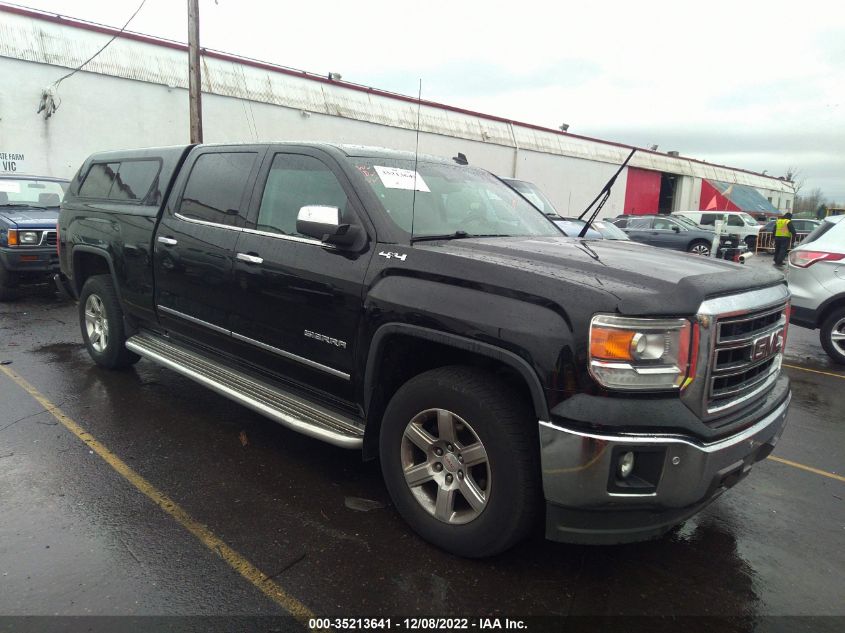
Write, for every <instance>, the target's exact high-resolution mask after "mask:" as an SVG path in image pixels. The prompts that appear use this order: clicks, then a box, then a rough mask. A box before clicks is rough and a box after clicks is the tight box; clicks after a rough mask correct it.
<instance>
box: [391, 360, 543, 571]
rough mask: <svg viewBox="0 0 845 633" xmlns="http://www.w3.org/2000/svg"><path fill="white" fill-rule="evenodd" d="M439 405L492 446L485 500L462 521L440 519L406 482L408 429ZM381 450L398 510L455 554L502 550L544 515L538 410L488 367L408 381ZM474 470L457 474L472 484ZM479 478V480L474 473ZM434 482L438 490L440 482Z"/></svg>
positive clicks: (393, 406)
mask: <svg viewBox="0 0 845 633" xmlns="http://www.w3.org/2000/svg"><path fill="white" fill-rule="evenodd" d="M432 409H441V410H446V411H448V412H451V413H452V414H454V415H455V416H456V417H455V418H453V419H454V420H457V421H458V425H457V427H458V428H460V429H464V430H466V428H467V427H465V426H463V425H462V424H461V423H463V422H465V423H466V424H467V425H468V426H469V427H470V432H471V433H473V434H474V435H475V438H476V440H478V441H479V442H480V443H481V444H483V448H484V449H486V461H485V463H484V465H483V466H482V468H485V469H487V468H489V470H486V471H485V472H487V473H488V474H489V480H488V481H487V484H486V485H487V488H486V497H487V501H486V505H485V506H484V507H483V509H482V510H481V511H480V513H477V514H476V515H475V517H474V518H472V519H471V520H468V522H465V523H462V524H454V523H449V522H445V521H443V520H441V519H438V518H437V517H436V516H435V515H434V514H432V512H431V510H427V509H426V508H425V507H424V506H423V504H422V502H420V501H418V500H417V497H415V495H414V493H412V491H411V487H410V485H409V484H408V483H406V481H405V472H404V469H403V464H402V461H403V459H405V458H404V457H403V454H404V453H403V438H404V436H405V429H406V427H408V426H409V425H410V423H411V421H412V420H414V419H419V417H418V416H420V415H424V414H423V413H421V412H426V411H428V410H432ZM435 415H436V414H435ZM462 432H463V431H462ZM404 441H407V440H404ZM466 448H467V446H466V444H465V445H464V447H463V448H460V447H459V446H458V443H456V446H455V451H454V454H457V455H458V457H459V458H460V454H459V451H460V450H465V449H466ZM379 450H380V455H381V467H382V474H383V476H384V480H385V484H386V485H387V489H388V491H389V492H390V496H391V498H392V499H393V503H394V505H395V506H396V509H397V510H398V511H399V514H401V515H402V517H403V518H404V519H405V520H406V521H407V522H408V523H409V524H410V526H411V527H412V528H413V529H414V530H415V531H416V532H417V533H418V534H419V535H420V536H422V537H423V538H424V539H425V540H427V541H429V542H430V543H433V544H434V545H437V546H438V547H440V548H442V549H444V550H446V551H448V552H451V553H453V554H457V555H459V556H466V557H472V558H481V557H485V556H492V555H494V554H497V553H499V552H502V551H504V550H506V549H508V548H509V547H511V546H512V545H514V544H515V543H517V542H518V541H519V540H521V539H522V538H524V537H525V536H526V535H527V534H528V532H529V531H530V530H531V528H532V527H533V526H534V525H536V522H537V519H538V517H539V516H540V514H541V510H542V489H541V483H540V467H539V441H538V434H537V421H536V419H534V416H533V414H532V409H531V407H530V406H529V405H528V404H527V403H525V402H524V401H523V400H522V399H521V398H519V397H518V396H517V394H516V393H515V392H514V391H513V389H512V388H511V387H510V386H509V385H508V384H507V383H506V382H504V381H503V380H501V379H499V378H498V377H496V376H495V375H494V374H491V373H489V372H485V371H481V370H478V369H474V368H470V367H463V366H451V367H442V368H439V369H434V370H431V371H428V372H425V373H423V374H420V375H419V376H416V377H414V378H412V379H411V380H409V381H408V382H407V383H405V384H404V385H403V386H402V387H401V388H400V389H399V390H398V391H397V392H396V394H395V395H394V396H393V398H392V399H391V400H390V403H389V404H388V406H387V410H386V411H385V414H384V420H383V422H382V426H381V434H380V441H379ZM419 453H420V454H423V453H422V451H420V452H419ZM467 455H469V452H467ZM435 459H436V458H435ZM461 462H463V459H462V458H461ZM444 463H446V462H445V458H444ZM452 465H454V462H452ZM435 466H436V464H435ZM447 467H451V466H449V465H448V464H447ZM461 467H463V468H466V466H465V465H463V466H461ZM473 468H476V467H474V466H470V467H469V468H467V469H466V470H467V474H465V475H464V474H463V471H459V472H456V474H455V477H457V476H458V475H459V474H460V475H463V476H461V480H462V482H463V479H464V478H465V477H466V478H467V481H469V480H470V479H471V473H470V470H471V469H473ZM441 471H442V472H438V475H440V474H443V473H447V468H444V467H443V466H442V465H441ZM446 476H447V477H448V476H451V475H446ZM472 480H473V482H475V481H476V479H475V476H474V475H472ZM456 483H457V482H456ZM430 484H432V485H433V486H434V489H435V491H437V490H439V486H440V484H438V483H437V482H434V481H432V482H430ZM425 485H429V484H428V483H427V484H425ZM435 494H438V493H435ZM459 497H460V495H459ZM459 501H460V499H459V500H458V501H456V502H455V503H456V506H455V507H457V504H458V503H459ZM467 507H469V506H468V504H467ZM469 511H470V513H472V512H473V510H472V509H470V510H469Z"/></svg>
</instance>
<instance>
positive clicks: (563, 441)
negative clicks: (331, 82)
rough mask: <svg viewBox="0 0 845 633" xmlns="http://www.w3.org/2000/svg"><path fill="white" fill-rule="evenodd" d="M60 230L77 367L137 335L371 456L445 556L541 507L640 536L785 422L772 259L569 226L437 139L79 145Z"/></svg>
mask: <svg viewBox="0 0 845 633" xmlns="http://www.w3.org/2000/svg"><path fill="white" fill-rule="evenodd" d="M417 159H418V160H417ZM118 178H120V179H121V181H122V182H123V184H124V187H119V188H118ZM128 192H132V194H133V199H132V200H131V201H128V200H126V197H125V196H126V194H127V193H128ZM59 226H60V232H59V235H60V237H61V246H62V248H61V264H62V272H63V274H64V275H65V276H66V285H67V286H68V287H69V288H70V290H71V291H72V292H73V293H74V294H75V295H76V296H77V297H78V299H79V321H80V326H81V335H82V340H83V342H84V343H85V345H86V347H87V349H88V353H89V355H90V356H91V358H92V359H93V361H94V362H95V363H97V364H98V365H100V366H102V367H105V368H118V367H125V366H128V365H131V364H132V363H135V362H137V361H138V360H139V359H140V357H145V358H146V359H148V361H151V362H155V363H159V364H161V365H164V366H165V367H168V368H170V369H171V370H172V371H174V372H177V373H179V374H182V375H184V376H186V377H188V378H189V379H191V380H195V381H197V382H198V383H200V384H202V385H204V386H206V387H208V388H210V389H213V390H215V391H217V392H219V393H221V394H222V395H224V396H225V397H228V398H231V399H233V400H235V401H236V402H239V403H241V404H243V405H244V406H247V407H250V408H252V409H254V410H255V411H258V412H260V413H261V414H262V415H264V416H267V417H268V418H270V419H272V420H275V421H277V422H279V423H280V424H283V425H284V426H286V427H288V428H290V429H292V430H294V431H297V432H299V433H304V434H306V435H309V436H311V437H313V438H316V439H319V440H322V441H325V442H329V443H331V444H334V445H337V446H340V447H345V448H349V449H355V450H358V451H359V452H360V453H361V454H362V456H363V458H364V459H374V458H379V459H380V466H381V471H382V474H383V476H384V480H385V484H386V486H387V489H388V491H389V493H390V496H391V498H392V500H393V505H394V507H395V508H396V510H397V511H398V512H399V514H401V515H402V516H403V517H404V518H405V519H406V520H407V521H408V523H409V524H410V525H411V526H413V528H414V529H415V530H416V531H417V532H418V533H419V534H420V535H421V536H422V537H423V538H425V539H427V540H429V541H431V542H433V543H436V544H437V545H439V546H441V547H443V548H445V549H447V550H449V551H450V552H453V553H456V554H461V555H464V556H487V555H492V554H495V553H497V552H500V551H502V550H504V549H505V548H507V547H509V546H510V545H513V544H514V543H515V542H516V541H517V540H519V539H520V538H522V537H523V536H525V535H526V534H528V533H529V532H531V531H532V530H533V529H534V527H535V526H536V524H537V523H538V522H539V521H541V520H545V529H546V535H547V536H548V537H549V538H551V539H555V540H560V541H570V542H582V543H583V542H590V543H619V542H623V541H632V540H642V539H647V538H653V537H656V536H659V535H660V534H663V533H665V532H666V531H667V530H669V529H670V528H671V527H672V526H673V525H675V524H678V523H680V522H682V521H684V520H685V519H686V518H687V517H690V516H692V515H693V514H695V513H696V512H698V511H699V510H700V509H701V508H703V507H704V506H706V505H707V504H708V503H710V502H711V501H712V500H713V499H715V498H716V497H717V496H719V495H720V494H721V493H722V492H724V490H725V489H726V488H730V487H731V486H733V485H734V484H736V483H737V482H739V481H740V480H742V479H743V478H744V477H745V475H746V474H748V472H749V469H751V468H752V466H753V465H754V463H755V462H757V461H759V460H761V459H764V458H765V457H766V456H768V455H769V453H770V452H771V451H772V450H773V448H774V445H775V444H776V443H777V441H778V439H779V438H780V436H781V433H782V431H783V429H784V426H785V424H786V413H787V407H788V405H789V400H790V397H791V395H790V388H789V378H788V377H787V376H786V375H784V374H782V373H781V362H782V349H783V343H784V337H785V335H786V323H787V315H788V306H789V303H788V301H789V292H788V290H787V288H786V284H785V282H784V279H783V276H782V275H781V274H780V273H779V272H777V271H774V270H768V269H764V270H762V271H747V270H744V269H742V268H741V267H738V266H735V265H734V264H731V263H728V262H725V261H720V260H715V259H705V258H703V257H702V258H691V257H686V256H684V255H681V254H675V253H671V252H668V251H664V250H661V249H656V248H644V247H642V246H640V245H636V244H631V243H629V242H625V241H619V240H617V241H613V240H589V241H588V240H579V239H572V238H569V237H566V236H564V235H563V234H562V233H561V231H560V229H558V228H557V227H556V226H555V225H554V224H553V223H552V221H551V220H550V219H549V218H548V217H547V216H545V215H544V214H542V213H540V212H539V211H538V210H537V209H536V208H535V207H533V206H532V205H531V204H529V203H528V202H527V201H526V200H525V199H524V198H523V197H521V196H519V195H517V193H516V192H514V191H513V190H512V189H510V188H508V187H507V186H505V185H504V184H503V183H502V182H501V181H500V180H499V179H498V178H496V177H495V176H493V175H492V174H490V173H489V172H486V171H484V170H481V169H477V168H473V167H468V166H463V165H456V164H454V162H452V161H449V160H445V159H440V158H437V157H431V156H420V157H416V156H415V155H414V154H412V153H410V152H395V151H390V150H383V149H377V148H365V147H352V146H343V145H340V146H338V145H329V144H311V143H296V144H295V143H289V144H252V145H216V146H215V145H197V146H186V147H169V148H160V149H155V148H148V149H144V150H136V151H124V152H109V153H105V154H96V155H94V156H92V157H90V158H89V159H88V160H87V161H85V163H84V164H83V165H82V167H81V168H80V170H79V172H78V174H77V175H76V177H75V178H74V180H73V182H72V183H71V186H70V189H69V191H68V195H67V197H66V198H65V201H64V203H63V205H62V212H61V215H60V219H59ZM130 246H131V248H130ZM163 376H165V377H164V378H163V379H164V380H166V375H163ZM138 394H139V397H143V395H142V392H141V391H139V392H138ZM83 397H84V394H83ZM174 397H178V396H174ZM188 406H189V403H188ZM307 450H309V451H310V450H317V447H316V446H314V447H312V446H308V447H307ZM138 459H139V460H143V459H144V456H143V455H139V456H138ZM317 485H319V484H317ZM324 485H325V486H326V487H327V488H328V487H330V486H331V485H332V482H331V481H329V480H328V479H327V480H326V481H325V482H324ZM282 494H283V492H282ZM314 494H315V495H316V494H317V493H316V491H315V493H314ZM754 511H755V510H754V509H750V510H749V512H750V513H752V512H754ZM756 511H757V512H758V513H759V512H762V511H763V510H760V509H759V508H757V509H756ZM761 516H762V515H761Z"/></svg>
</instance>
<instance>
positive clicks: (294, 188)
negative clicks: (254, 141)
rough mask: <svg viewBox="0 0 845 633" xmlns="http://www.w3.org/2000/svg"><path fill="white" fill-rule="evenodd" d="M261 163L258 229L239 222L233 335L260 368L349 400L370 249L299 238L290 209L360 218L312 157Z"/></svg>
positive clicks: (346, 191) (342, 188)
mask: <svg viewBox="0 0 845 633" xmlns="http://www.w3.org/2000/svg"><path fill="white" fill-rule="evenodd" d="M266 163H267V164H266V165H265V168H264V169H262V174H261V175H260V176H259V183H260V188H259V189H258V190H257V194H256V196H257V200H260V204H258V205H257V206H256V209H255V211H254V213H255V216H256V220H255V224H256V227H257V228H256V229H255V230H253V229H249V228H248V229H245V230H244V231H243V232H242V233H241V235H240V237H239V239H238V243H237V249H236V252H237V253H238V254H239V255H240V256H239V257H236V259H235V261H234V271H235V278H236V287H237V295H236V296H235V299H234V300H233V301H232V302H231V303H232V304H233V307H232V317H231V321H230V323H231V328H232V331H233V334H234V336H235V337H236V338H238V339H239V340H241V341H242V342H244V343H245V345H248V346H250V347H251V348H252V359H253V361H254V362H257V363H258V364H260V365H261V366H262V367H263V368H265V369H267V370H269V371H271V372H274V373H276V374H279V375H280V376H282V377H285V378H289V379H293V380H296V381H299V382H302V383H304V384H306V385H308V386H311V387H316V388H318V389H322V390H325V391H327V392H330V393H331V394H332V395H333V396H338V397H340V398H341V399H344V400H348V401H351V399H352V380H351V379H350V378H351V376H350V375H351V374H352V371H353V351H354V346H355V342H356V333H357V329H358V324H359V320H360V317H361V308H362V304H363V300H362V288H363V280H364V276H365V273H366V268H367V265H368V262H369V260H370V258H371V257H372V252H371V251H370V250H369V249H368V248H367V249H365V250H364V251H363V252H362V253H351V252H346V251H343V250H340V249H335V248H331V247H327V246H325V245H322V244H321V243H320V242H319V241H318V240H314V239H310V238H307V237H306V236H303V235H299V234H297V233H296V215H297V213H298V211H299V209H300V208H301V207H303V206H307V205H315V204H316V205H327V206H336V207H338V208H340V209H341V210H342V211H343V220H344V222H348V223H353V224H358V225H361V222H360V216H359V214H357V213H356V211H355V210H354V209H353V204H357V203H355V202H353V201H351V200H354V198H353V196H354V193H353V192H352V190H351V188H350V187H348V183H346V182H345V179H343V180H339V176H341V174H339V173H337V172H333V171H332V170H331V169H330V167H329V166H328V165H327V164H326V163H324V162H322V161H321V160H319V159H318V158H316V157H315V156H308V155H304V154H287V153H284V154H283V153H279V154H275V155H273V156H268V158H267V161H266ZM259 192H260V193H259Z"/></svg>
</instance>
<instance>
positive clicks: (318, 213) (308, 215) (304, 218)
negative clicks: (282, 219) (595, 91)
mask: <svg viewBox="0 0 845 633" xmlns="http://www.w3.org/2000/svg"><path fill="white" fill-rule="evenodd" d="M342 221H343V219H342V217H341V213H340V209H338V208H337V207H328V206H322V205H308V206H305V207H302V208H301V209H300V210H299V213H298V214H297V216H296V232H297V233H300V234H302V235H307V236H308V237H313V238H315V239H318V240H320V241H321V242H325V243H326V244H338V245H342V246H349V245H351V244H353V243H354V242H355V241H356V239H357V237H358V235H359V233H360V228H359V227H357V226H354V225H351V224H343V223H342Z"/></svg>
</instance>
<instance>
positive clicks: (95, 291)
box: [79, 275, 141, 369]
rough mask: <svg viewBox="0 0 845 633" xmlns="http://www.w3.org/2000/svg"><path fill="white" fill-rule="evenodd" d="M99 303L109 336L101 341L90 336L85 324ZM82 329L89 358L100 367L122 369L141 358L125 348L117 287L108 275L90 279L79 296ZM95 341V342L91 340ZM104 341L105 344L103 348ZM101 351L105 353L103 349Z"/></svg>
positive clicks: (121, 312) (124, 331)
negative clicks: (88, 311) (93, 303)
mask: <svg viewBox="0 0 845 633" xmlns="http://www.w3.org/2000/svg"><path fill="white" fill-rule="evenodd" d="M89 301H91V302H95V303H97V306H98V314H100V315H101V316H102V318H101V319H100V320H99V321H100V324H101V330H102V324H104V325H105V332H106V336H105V337H103V338H101V335H98V333H97V332H95V333H93V334H92V335H91V336H89V332H88V330H89V328H88V325H87V323H86V310H87V309H88V308H89V307H90V306H91V305H92V304H91V303H89ZM79 327H80V329H81V330H82V340H83V341H84V342H85V347H86V348H88V354H89V355H90V356H91V358H92V359H93V361H94V362H95V363H97V364H98V365H99V366H100V367H105V368H106V369H119V368H121V367H127V366H129V365H133V364H135V363H137V362H138V361H139V360H140V359H141V357H140V356H138V355H137V354H135V353H134V352H130V351H129V350H128V349H126V347H125V345H124V344H125V343H126V330H125V326H124V323H123V309H122V308H121V307H120V301H118V299H117V292H115V289H114V284H113V283H112V280H111V277H110V276H109V275H96V276H94V277H89V278H88V280H87V281H86V282H85V285H84V286H83V287H82V292H81V293H80V295H79ZM92 338H93V339H94V340H92ZM102 341H105V344H104V345H103V344H102ZM100 347H102V349H100Z"/></svg>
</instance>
